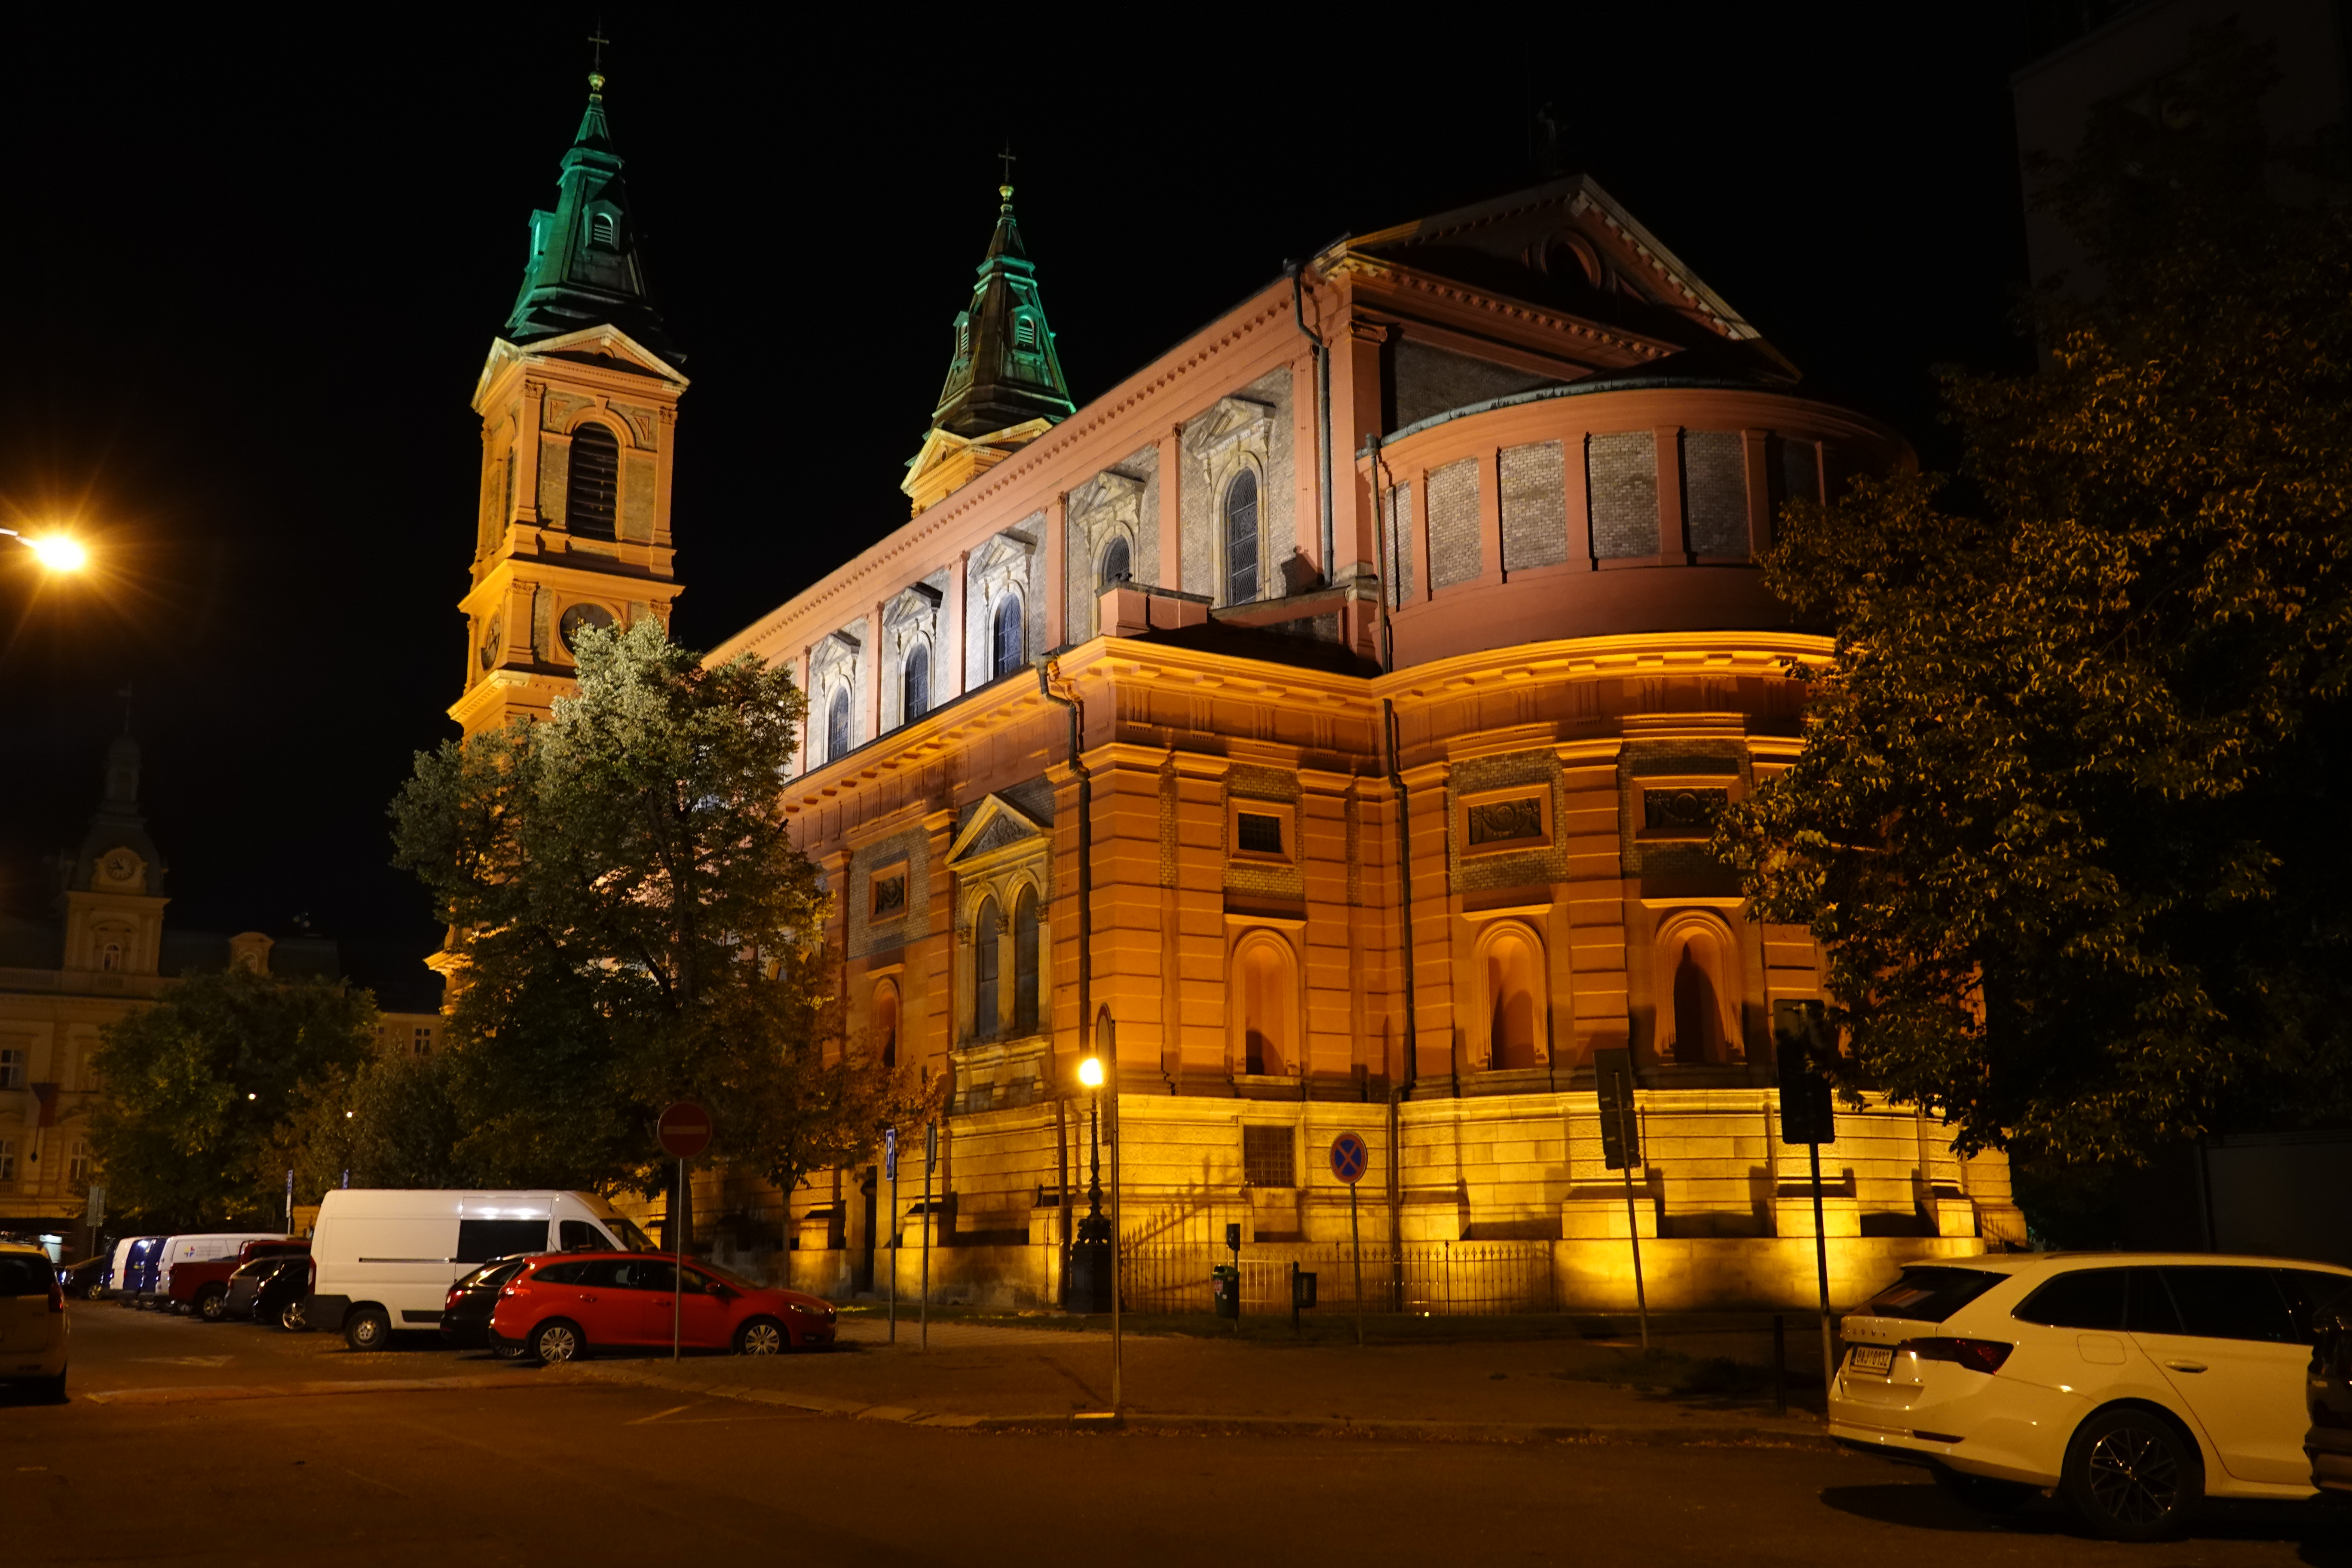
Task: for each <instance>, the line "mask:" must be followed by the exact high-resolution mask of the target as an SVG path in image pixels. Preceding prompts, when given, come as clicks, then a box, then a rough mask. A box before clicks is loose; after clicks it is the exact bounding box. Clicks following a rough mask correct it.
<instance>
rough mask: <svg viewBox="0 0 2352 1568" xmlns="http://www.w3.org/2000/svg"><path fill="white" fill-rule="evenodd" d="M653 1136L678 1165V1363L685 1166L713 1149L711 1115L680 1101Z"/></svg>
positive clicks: (674, 1207) (672, 1310)
mask: <svg viewBox="0 0 2352 1568" xmlns="http://www.w3.org/2000/svg"><path fill="white" fill-rule="evenodd" d="M654 1137H655V1138H656V1140H657V1141H659V1142H660V1143H661V1146H662V1152H663V1153H665V1154H667V1155H668V1156H669V1157H670V1158H671V1159H673V1160H676V1161H677V1185H676V1186H674V1187H672V1188H671V1189H670V1196H669V1232H670V1235H669V1251H670V1265H669V1267H670V1296H669V1359H670V1360H672V1361H677V1359H678V1358H679V1353H680V1350H681V1347H682V1344H683V1342H684V1340H685V1337H686V1336H685V1328H684V1325H683V1323H682V1322H681V1321H680V1320H681V1319H683V1318H684V1317H685V1315H686V1243H687V1236H686V1228H687V1227H686V1217H687V1205H688V1204H689V1203H691V1202H692V1201H693V1194H691V1193H689V1192H688V1190H687V1185H686V1163H687V1162H688V1160H691V1159H693V1158H694V1157H695V1156H696V1155H697V1154H699V1153H701V1152H703V1151H704V1150H705V1149H708V1148H709V1147H710V1112H709V1111H707V1110H703V1109H702V1107H700V1106H698V1105H697V1104H695V1103H694V1102H693V1101H692V1100H679V1101H678V1102H677V1104H675V1105H672V1106H669V1107H668V1108H667V1109H666V1110H663V1111H662V1113H661V1115H660V1117H659V1118H658V1119H656V1121H655V1122H654Z"/></svg>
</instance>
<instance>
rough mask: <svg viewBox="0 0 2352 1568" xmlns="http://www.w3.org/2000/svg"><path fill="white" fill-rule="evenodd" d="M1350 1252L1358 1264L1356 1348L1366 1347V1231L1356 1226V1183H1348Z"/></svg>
mask: <svg viewBox="0 0 2352 1568" xmlns="http://www.w3.org/2000/svg"><path fill="white" fill-rule="evenodd" d="M1348 1252H1349V1257H1350V1258H1353V1259H1354V1260H1355V1265H1356V1348H1357V1349H1358V1350H1362V1349H1363V1348H1364V1233H1363V1232H1362V1231H1360V1230H1358V1229H1357V1228H1356V1184H1355V1183H1353V1182H1349V1184H1348Z"/></svg>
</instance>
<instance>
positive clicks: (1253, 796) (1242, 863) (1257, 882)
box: [1217, 766, 1307, 956]
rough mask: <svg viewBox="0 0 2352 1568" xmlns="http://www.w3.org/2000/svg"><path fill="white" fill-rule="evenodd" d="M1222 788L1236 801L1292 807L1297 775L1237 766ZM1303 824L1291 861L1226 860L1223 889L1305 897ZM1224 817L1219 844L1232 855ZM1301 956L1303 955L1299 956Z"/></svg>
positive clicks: (1296, 796) (1296, 799)
mask: <svg viewBox="0 0 2352 1568" xmlns="http://www.w3.org/2000/svg"><path fill="white" fill-rule="evenodd" d="M1225 787H1226V789H1227V791H1228V792H1229V793H1230V794H1231V795H1232V796H1233V797H1234V799H1236V800H1271V801H1285V802H1287V803H1288V804H1289V805H1291V806H1292V807H1293V808H1294V809H1296V808H1297V806H1298V803H1299V785H1298V775H1297V773H1286V772H1284V771H1283V770H1281V769H1278V768H1256V767H1247V766H1237V767H1235V768H1234V770H1233V771H1232V772H1231V773H1228V774H1227V775H1226V777H1225ZM1306 826H1307V825H1306V823H1305V822H1303V821H1301V822H1300V823H1299V824H1298V832H1297V838H1296V839H1295V841H1294V842H1293V843H1292V844H1291V845H1290V864H1288V865H1286V866H1276V865H1269V864H1267V863H1265V862H1264V861H1259V860H1235V859H1232V858H1227V859H1226V861H1225V889H1226V890H1227V891H1228V892H1235V893H1254V894H1256V895H1257V896H1259V897H1260V898H1269V899H1284V900H1293V901H1296V900H1302V899H1304V898H1306V897H1307V874H1306V846H1305V830H1306ZM1224 831H1225V820H1224V817H1223V815H1222V814H1220V816H1219V817H1218V821H1217V836H1218V843H1219V845H1220V847H1221V849H1222V852H1223V854H1224V855H1225V856H1227V857H1231V855H1232V854H1233V846H1231V845H1229V844H1225V843H1224ZM1302 956H1303V955H1302Z"/></svg>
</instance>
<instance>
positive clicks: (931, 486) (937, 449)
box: [898, 419, 1054, 512]
mask: <svg viewBox="0 0 2352 1568" xmlns="http://www.w3.org/2000/svg"><path fill="white" fill-rule="evenodd" d="M1053 427H1054V424H1053V421H1052V420H1050V419H1028V420H1024V421H1023V422H1022V423H1020V424H1018V425H1009V426H1005V427H1004V428H1003V429H1002V430H992V431H990V432H989V433H988V434H987V435H985V436H959V435H957V434H956V433H955V432H954V431H952V430H943V429H941V428H940V427H939V426H936V425H935V426H932V427H931V429H930V433H929V435H927V436H925V437H923V444H922V445H921V446H920V447H917V448H916V449H915V455H914V457H913V458H909V459H908V463H907V477H906V478H905V479H901V480H899V481H898V488H899V489H902V490H904V491H905V492H906V493H907V495H908V499H909V500H912V501H913V502H914V503H915V510H916V511H918V512H920V511H922V510H924V509H925V508H927V507H930V506H935V505H937V504H938V503H939V502H940V500H944V499H945V498H946V497H947V496H948V495H949V494H950V492H952V491H955V490H958V489H961V488H963V487H964V486H965V485H968V484H970V483H971V481H972V480H973V479H977V478H979V477H980V476H981V475H982V474H983V473H985V472H987V471H988V470H989V469H990V468H994V467H995V466H996V465H997V464H999V463H1001V462H1003V461H1004V459H1005V458H1009V457H1011V456H1013V453H1014V452H1016V451H1018V450H1020V449H1021V448H1022V447H1025V446H1027V445H1028V444H1029V443H1030V442H1032V441H1034V440H1035V439H1036V438H1037V437H1040V436H1043V435H1044V434H1045V432H1046V431H1048V430H1051V429H1052V428H1053Z"/></svg>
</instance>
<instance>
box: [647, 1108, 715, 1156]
mask: <svg viewBox="0 0 2352 1568" xmlns="http://www.w3.org/2000/svg"><path fill="white" fill-rule="evenodd" d="M654 1131H655V1132H656V1135H658V1136H659V1137H660V1139H661V1146H662V1152H663V1153H665V1154H667V1155H668V1156H669V1157H670V1158H671V1159H673V1160H691V1159H693V1158H694V1157H695V1156H696V1155H697V1154H699V1153H701V1152H703V1151H704V1150H705V1149H708V1148H709V1147H710V1112H709V1111H707V1110H703V1109H702V1107H700V1106H698V1105H696V1104H694V1103H693V1102H692V1101H690V1100H679V1101H678V1102H677V1104H676V1105H673V1106H671V1107H670V1108H669V1109H668V1110H665V1111H663V1112H662V1113H661V1120H660V1121H657V1122H656V1123H655V1124H654Z"/></svg>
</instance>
